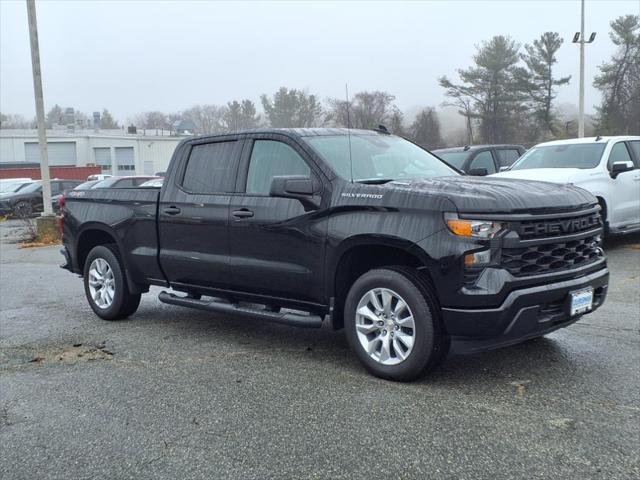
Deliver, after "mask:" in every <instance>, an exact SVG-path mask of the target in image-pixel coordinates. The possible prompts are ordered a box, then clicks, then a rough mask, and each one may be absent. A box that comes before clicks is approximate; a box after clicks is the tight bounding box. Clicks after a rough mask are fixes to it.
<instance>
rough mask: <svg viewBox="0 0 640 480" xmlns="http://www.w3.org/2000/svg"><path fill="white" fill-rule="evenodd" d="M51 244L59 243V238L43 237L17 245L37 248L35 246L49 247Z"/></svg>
mask: <svg viewBox="0 0 640 480" xmlns="http://www.w3.org/2000/svg"><path fill="white" fill-rule="evenodd" d="M51 245H61V243H60V240H59V239H57V238H54V239H48V238H47V239H44V240H43V241H41V242H23V243H21V244H20V245H19V247H20V248H37V247H50V246H51Z"/></svg>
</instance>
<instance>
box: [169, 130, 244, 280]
mask: <svg viewBox="0 0 640 480" xmlns="http://www.w3.org/2000/svg"><path fill="white" fill-rule="evenodd" d="M242 144H243V141H242V140H240V139H238V138H237V137H231V138H223V139H216V141H215V142H212V141H211V140H209V141H206V140H205V141H201V142H193V143H190V144H188V145H187V146H185V148H186V151H184V153H183V155H182V157H181V160H180V162H179V164H178V166H177V167H175V168H176V171H175V172H172V174H171V175H170V176H168V178H167V183H165V185H164V186H163V188H162V193H161V195H160V205H159V212H158V228H159V239H160V265H161V266H162V269H163V271H164V273H165V275H166V276H167V279H168V280H169V282H170V283H171V284H172V286H176V287H180V286H184V285H195V286H201V287H211V288H226V287H227V286H228V280H229V234H228V222H229V202H230V200H231V192H233V190H234V188H235V180H236V172H237V162H238V160H239V158H240V152H241V151H242ZM176 158H180V157H178V156H177V157H176Z"/></svg>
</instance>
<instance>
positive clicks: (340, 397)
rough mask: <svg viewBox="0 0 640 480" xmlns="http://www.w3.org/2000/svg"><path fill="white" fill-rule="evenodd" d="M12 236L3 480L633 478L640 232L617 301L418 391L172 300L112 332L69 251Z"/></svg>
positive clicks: (465, 360)
mask: <svg viewBox="0 0 640 480" xmlns="http://www.w3.org/2000/svg"><path fill="white" fill-rule="evenodd" d="M13 227H15V225H12V224H11V222H4V223H3V224H1V225H0V229H2V231H3V234H2V236H3V238H2V243H1V244H0V261H1V263H0V449H1V452H0V478H3V479H32V478H39V479H49V478H59V479H67V480H68V479H76V478H86V479H89V478H91V479H102V478H104V479H125V478H156V479H157V478H166V479H182V478H215V479H218V478H220V479H221V478H238V479H240V478H241V479H252V478H256V479H258V478H260V479H261V478H283V479H284V478H287V479H289V478H296V479H298V478H349V479H352V478H354V479H355V478H468V479H477V478H501V479H502V478H554V479H558V478H581V479H583V478H602V479H628V478H638V477H639V476H640V459H639V453H638V452H639V448H638V447H639V445H640V370H639V369H640V331H639V329H640V294H639V292H640V238H639V237H638V236H635V237H626V238H620V239H614V240H611V241H609V242H608V244H607V246H606V251H607V254H608V256H609V267H610V270H611V280H610V288H609V297H608V300H607V302H606V304H605V305H604V306H603V307H602V308H601V309H599V310H598V311H597V312H595V313H594V314H592V315H588V316H585V317H584V318H582V319H581V320H580V321H579V322H577V323H576V324H574V325H572V326H571V327H569V328H567V329H564V330H561V331H558V332H555V333H553V334H551V335H548V336H547V337H545V338H542V339H538V340H534V341H531V342H528V343H525V344H522V345H518V346H514V347H510V348H506V349H502V350H496V351H492V352H487V353H483V354H476V355H471V356H460V357H452V358H450V359H449V360H448V361H447V362H446V363H445V364H444V365H443V366H442V367H441V368H439V369H438V370H437V371H436V372H434V373H433V374H431V375H430V376H429V377H427V378H425V379H424V380H422V381H419V382H415V383H411V384H401V383H392V382H387V381H383V380H379V379H376V378H374V377H371V376H370V375H368V374H367V373H366V372H365V371H364V370H363V369H362V368H361V367H360V365H359V364H358V362H357V360H356V358H355V356H354V355H352V354H351V352H350V351H349V349H348V346H347V342H346V339H345V337H344V334H343V332H334V331H332V330H330V329H329V328H322V329H320V330H303V329H296V328H292V327H286V326H280V325H275V324H268V323H262V322H260V321H252V320H245V319H237V318H233V319H232V318H224V317H221V316H216V315H214V314H210V313H206V312H198V311H193V310H187V309H181V308H180V307H173V306H169V305H164V304H161V303H160V302H159V301H158V300H157V298H156V296H157V293H159V292H160V291H161V289H157V288H154V289H152V291H151V292H150V293H149V294H147V295H145V296H144V297H143V300H142V303H141V306H140V309H139V310H138V312H137V314H135V315H134V316H133V317H131V318H130V319H128V320H126V321H120V322H105V321H102V320H99V319H98V318H97V317H96V316H95V315H94V314H93V313H92V311H91V309H90V308H89V306H88V305H87V302H86V300H85V298H84V293H83V287H82V282H81V280H80V279H79V278H77V277H75V276H73V275H71V274H70V273H68V272H66V271H64V270H61V269H60V268H58V264H59V263H61V261H62V257H61V256H60V255H59V253H58V250H59V247H55V246H54V247H46V248H32V249H20V248H18V246H17V245H16V244H14V243H11V240H12V238H13V237H14V233H15V232H14V231H12V230H10V229H11V228H13Z"/></svg>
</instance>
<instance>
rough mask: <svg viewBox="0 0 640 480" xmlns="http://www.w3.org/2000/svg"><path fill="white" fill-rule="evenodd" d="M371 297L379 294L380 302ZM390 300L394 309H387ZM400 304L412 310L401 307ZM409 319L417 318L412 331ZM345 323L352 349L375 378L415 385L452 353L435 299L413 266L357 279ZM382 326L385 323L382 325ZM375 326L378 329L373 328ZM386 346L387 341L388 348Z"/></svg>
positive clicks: (346, 305) (370, 274) (345, 312)
mask: <svg viewBox="0 0 640 480" xmlns="http://www.w3.org/2000/svg"><path fill="white" fill-rule="evenodd" d="M372 294H373V295H376V296H377V298H378V302H377V304H376V303H375V302H374V301H373V300H372V298H373V297H372ZM390 296H391V300H390V301H389V302H387V303H389V304H390V307H389V308H384V307H385V305H386V304H385V302H384V300H385V299H387V300H388V299H389V298H390ZM394 302H395V303H394ZM401 302H403V303H404V304H406V307H407V308H404V307H400V308H399V309H398V308H397V307H398V306H399V305H400V304H401ZM376 305H377V306H378V307H382V310H379V309H378V311H379V312H382V315H381V316H378V315H376V313H377V312H375V311H374V310H375V309H376V308H375V307H376ZM364 307H366V309H364ZM394 311H395V315H394ZM359 312H366V314H365V315H363V314H361V313H359ZM369 312H372V313H373V314H374V316H372V315H371V314H370V313H369ZM385 315H386V317H385ZM391 317H393V318H391ZM409 317H411V318H412V319H413V322H412V323H413V328H411V322H410V321H409V320H408V318H409ZM344 319H345V320H344V322H345V330H346V334H347V339H348V341H349V345H350V346H351V349H352V350H353V351H354V352H355V354H356V355H357V357H358V359H359V360H360V362H361V363H362V364H363V365H364V367H365V368H366V369H367V370H368V371H369V372H370V373H372V374H373V375H375V376H376V377H380V378H384V379H387V380H396V381H403V382H407V381H412V380H415V379H418V378H420V377H422V376H424V375H425V374H426V373H427V372H429V371H430V370H431V369H433V368H434V367H435V366H436V365H438V364H439V363H440V362H441V361H442V360H443V359H444V358H445V357H446V355H447V353H448V349H449V337H448V336H447V335H446V334H445V333H444V331H443V329H442V326H441V322H440V307H439V305H438V302H437V300H436V297H435V295H433V293H432V291H431V288H430V287H429V285H428V284H427V283H426V282H425V281H424V280H423V279H422V278H421V277H420V276H419V274H418V272H416V271H415V270H414V269H411V268H407V267H387V268H381V269H376V270H370V271H369V272H367V273H365V274H364V275H362V276H361V277H360V278H358V279H357V280H356V281H355V282H354V284H353V285H352V287H351V289H350V290H349V293H348V295H347V298H346V301H345V308H344ZM374 319H375V320H374ZM380 322H382V324H384V325H383V326H380ZM374 324H375V325H374ZM374 326H377V327H378V328H377V329H374ZM383 330H386V333H383ZM408 337H411V338H412V341H409V338H408ZM385 342H388V343H387V347H386V348H385V347H384V345H385ZM409 343H411V347H410V348H409ZM367 348H369V351H367Z"/></svg>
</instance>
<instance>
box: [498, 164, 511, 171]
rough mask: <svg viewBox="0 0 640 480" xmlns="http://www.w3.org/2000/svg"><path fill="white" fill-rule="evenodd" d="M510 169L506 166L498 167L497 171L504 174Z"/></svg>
mask: <svg viewBox="0 0 640 480" xmlns="http://www.w3.org/2000/svg"><path fill="white" fill-rule="evenodd" d="M510 168H511V167H509V166H507V165H503V166H501V167H500V170H498V171H499V172H506V171H507V170H509V169H510Z"/></svg>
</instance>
